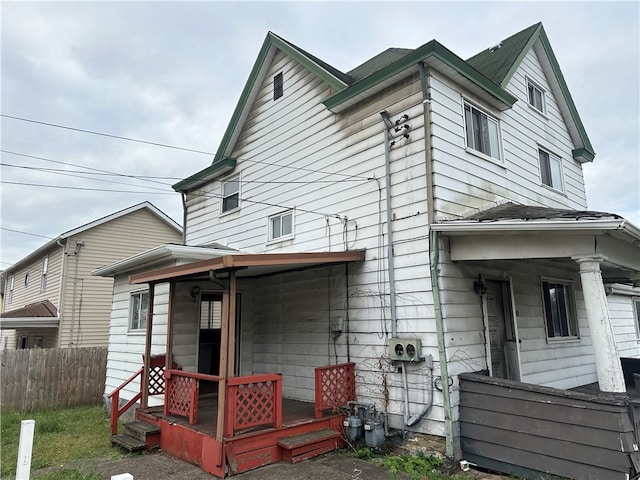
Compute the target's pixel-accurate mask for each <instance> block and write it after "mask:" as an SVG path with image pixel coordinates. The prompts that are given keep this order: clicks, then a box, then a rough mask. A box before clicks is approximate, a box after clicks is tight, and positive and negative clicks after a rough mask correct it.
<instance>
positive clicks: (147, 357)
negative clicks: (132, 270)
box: [140, 282, 156, 408]
mask: <svg viewBox="0 0 640 480" xmlns="http://www.w3.org/2000/svg"><path fill="white" fill-rule="evenodd" d="M155 287H156V284H155V283H153V282H150V283H149V294H148V298H149V300H148V303H147V336H146V343H145V346H144V366H143V369H142V380H141V383H142V384H141V387H142V397H141V399H140V407H142V408H147V407H148V406H149V368H150V365H151V333H152V332H153V299H154V296H155V294H154V293H155Z"/></svg>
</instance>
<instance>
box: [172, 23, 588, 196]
mask: <svg viewBox="0 0 640 480" xmlns="http://www.w3.org/2000/svg"><path fill="white" fill-rule="evenodd" d="M499 45H500V46H501V47H500V48H496V49H490V50H485V51H482V52H480V53H479V54H477V55H475V56H474V57H471V58H470V59H469V60H467V61H465V60H463V59H462V58H460V57H459V56H458V55H456V54H455V53H453V52H451V51H450V50H449V49H447V48H446V47H444V46H443V45H442V44H440V43H439V42H437V41H436V40H432V41H430V42H428V43H425V44H424V45H422V46H421V47H418V48H416V49H406V48H389V49H387V50H385V51H383V52H381V53H379V54H377V55H375V56H374V57H372V58H370V59H369V60H367V61H366V62H364V63H362V64H361V65H359V66H358V67H356V68H354V69H352V70H351V71H349V72H347V73H343V72H341V71H340V70H338V69H337V68H335V67H332V66H331V65H329V64H328V63H327V62H325V61H323V60H320V59H319V58H317V57H315V56H313V55H311V54H310V53H308V52H307V51H305V50H303V49H302V48H300V47H298V46H296V45H294V44H293V43H291V42H288V41H287V40H284V39H283V38H281V37H279V36H278V35H276V34H275V33H272V32H269V33H267V36H266V38H265V40H264V42H263V44H262V48H261V49H260V52H259V54H258V58H257V59H256V61H255V63H254V65H253V68H252V70H251V73H250V74H249V78H248V79H247V82H246V84H245V86H244V89H243V90H242V93H241V95H240V99H239V101H238V103H237V105H236V108H235V110H234V112H233V115H232V117H231V120H230V122H229V125H228V126H227V129H226V131H225V133H224V135H223V137H222V141H221V142H220V146H219V148H218V150H217V152H216V154H215V156H214V158H213V161H212V164H211V166H209V167H207V168H205V169H203V170H201V171H199V172H196V173H195V174H193V175H191V176H189V177H187V178H185V179H184V180H182V181H180V182H178V183H176V184H175V185H173V188H174V189H175V190H176V191H179V192H186V191H189V190H192V189H194V188H197V187H199V186H201V185H202V184H204V183H206V182H208V181H210V180H212V179H214V178H217V177H219V176H221V175H223V174H224V173H226V172H228V171H230V170H232V169H233V168H235V165H236V160H235V159H233V158H231V154H232V152H233V149H234V147H235V142H236V141H237V139H238V137H239V135H240V132H241V130H242V128H243V126H244V122H245V121H246V119H247V117H248V115H249V111H250V110H251V107H252V105H253V101H254V100H255V98H256V96H257V94H258V91H259V89H260V87H261V85H262V83H263V82H264V79H265V77H266V73H267V71H268V69H269V67H270V65H271V61H272V60H273V58H274V56H275V54H276V53H277V51H282V52H284V53H285V54H287V55H289V56H290V57H292V58H293V59H294V60H296V61H297V62H298V63H300V64H301V65H302V66H303V67H305V68H306V69H307V70H309V71H310V72H312V73H314V74H315V75H316V76H317V77H319V78H320V79H322V80H323V81H324V82H325V83H326V84H327V85H328V86H329V87H330V91H331V93H330V94H329V96H328V97H327V98H324V99H323V100H322V103H323V104H324V105H325V107H327V109H329V110H330V111H332V112H334V113H339V112H342V111H344V110H345V109H347V108H349V107H351V106H352V105H354V104H356V103H358V102H360V101H362V100H363V99H365V98H368V97H369V96H371V95H374V94H376V93H378V92H380V91H382V90H383V89H384V88H387V87H388V86H389V85H392V84H394V83H397V82H398V81H400V80H402V79H404V78H407V77H409V76H411V75H415V74H417V72H418V67H417V66H418V64H420V63H423V64H425V65H426V66H427V67H430V68H434V69H436V70H438V71H439V72H441V73H443V74H444V75H447V76H449V77H451V78H453V79H454V80H455V81H456V82H458V83H460V84H461V85H463V86H464V87H465V88H466V89H467V90H469V91H470V92H472V93H473V94H475V95H477V96H478V97H479V98H482V99H483V100H484V101H486V102H487V103H489V104H491V105H493V106H494V107H495V108H497V109H499V110H506V109H508V108H511V106H512V105H513V104H514V103H515V102H516V100H517V99H516V97H515V96H514V95H512V94H511V93H510V92H509V91H507V89H506V87H507V84H508V83H509V80H510V79H511V77H512V76H513V73H514V72H515V70H516V68H517V67H518V66H519V65H520V63H521V62H522V60H523V59H524V56H525V55H526V54H527V52H528V51H529V50H530V49H531V48H532V47H533V48H535V49H536V53H537V54H538V56H539V57H540V56H543V57H544V58H541V63H542V65H543V68H544V69H545V73H546V74H547V75H548V76H549V77H550V79H549V82H550V84H551V87H552V90H553V93H554V95H555V96H556V97H560V100H559V103H560V110H561V112H562V114H563V117H564V119H565V121H566V122H567V124H568V128H569V133H570V134H571V138H572V140H573V142H574V144H575V145H576V148H575V149H574V151H573V155H574V158H576V160H578V161H583V162H584V161H591V160H593V158H594V156H595V153H594V152H593V148H592V146H591V143H590V141H589V138H588V137H587V134H586V131H585V129H584V126H583V125H582V121H581V120H580V117H579V115H578V112H577V110H576V108H575V105H574V103H573V100H572V98H571V95H570V94H569V90H568V88H567V86H566V82H565V81H564V77H563V76H562V73H561V71H560V67H559V66H558V62H557V60H556V58H555V55H554V54H553V50H552V49H551V45H550V44H549V41H548V39H547V36H546V34H545V32H544V29H543V28H542V24H541V23H537V24H535V25H532V26H530V27H528V28H526V29H524V30H522V31H521V32H519V33H516V34H515V35H512V36H511V37H509V38H507V39H505V40H503V41H502V42H501V43H500V44H499Z"/></svg>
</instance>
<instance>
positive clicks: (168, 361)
mask: <svg viewBox="0 0 640 480" xmlns="http://www.w3.org/2000/svg"><path fill="white" fill-rule="evenodd" d="M175 299H176V284H175V282H170V283H169V305H168V308H169V311H168V312H167V347H166V348H167V349H166V356H165V364H164V368H165V370H169V369H171V366H172V365H173V306H174V305H175Z"/></svg>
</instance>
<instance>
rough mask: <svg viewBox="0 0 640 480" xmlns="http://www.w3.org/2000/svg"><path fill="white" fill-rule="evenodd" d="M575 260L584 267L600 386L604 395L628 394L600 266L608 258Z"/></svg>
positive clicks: (581, 268)
mask: <svg viewBox="0 0 640 480" xmlns="http://www.w3.org/2000/svg"><path fill="white" fill-rule="evenodd" d="M573 259H574V260H575V261H576V262H577V263H578V265H580V281H581V283H582V293H583V295H584V305H585V307H586V310H587V321H588V322H589V330H590V331H591V342H592V343H593V356H594V359H595V363H596V374H597V376H598V386H599V387H600V390H601V391H603V392H618V393H620V392H625V391H626V388H625V384H624V375H623V374H622V364H621V363H620V356H619V355H618V351H617V348H616V341H615V337H614V334H613V326H612V325H611V314H610V313H609V305H608V303H607V295H606V293H605V291H604V285H603V283H602V272H601V270H600V264H601V263H602V262H603V261H604V260H606V258H605V257H604V255H589V256H581V257H573Z"/></svg>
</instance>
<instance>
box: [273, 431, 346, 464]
mask: <svg viewBox="0 0 640 480" xmlns="http://www.w3.org/2000/svg"><path fill="white" fill-rule="evenodd" d="M339 438H340V434H339V433H338V432H336V431H335V430H331V429H330V428H324V429H322V430H316V431H313V432H307V433H302V434H300V435H293V436H290V437H283V438H280V439H278V446H279V447H280V448H282V449H283V452H282V459H283V460H284V461H286V462H291V463H296V462H300V461H302V460H306V459H307V458H312V457H315V456H318V455H322V454H323V453H327V452H330V451H332V450H335V449H336V448H338V439H339Z"/></svg>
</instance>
